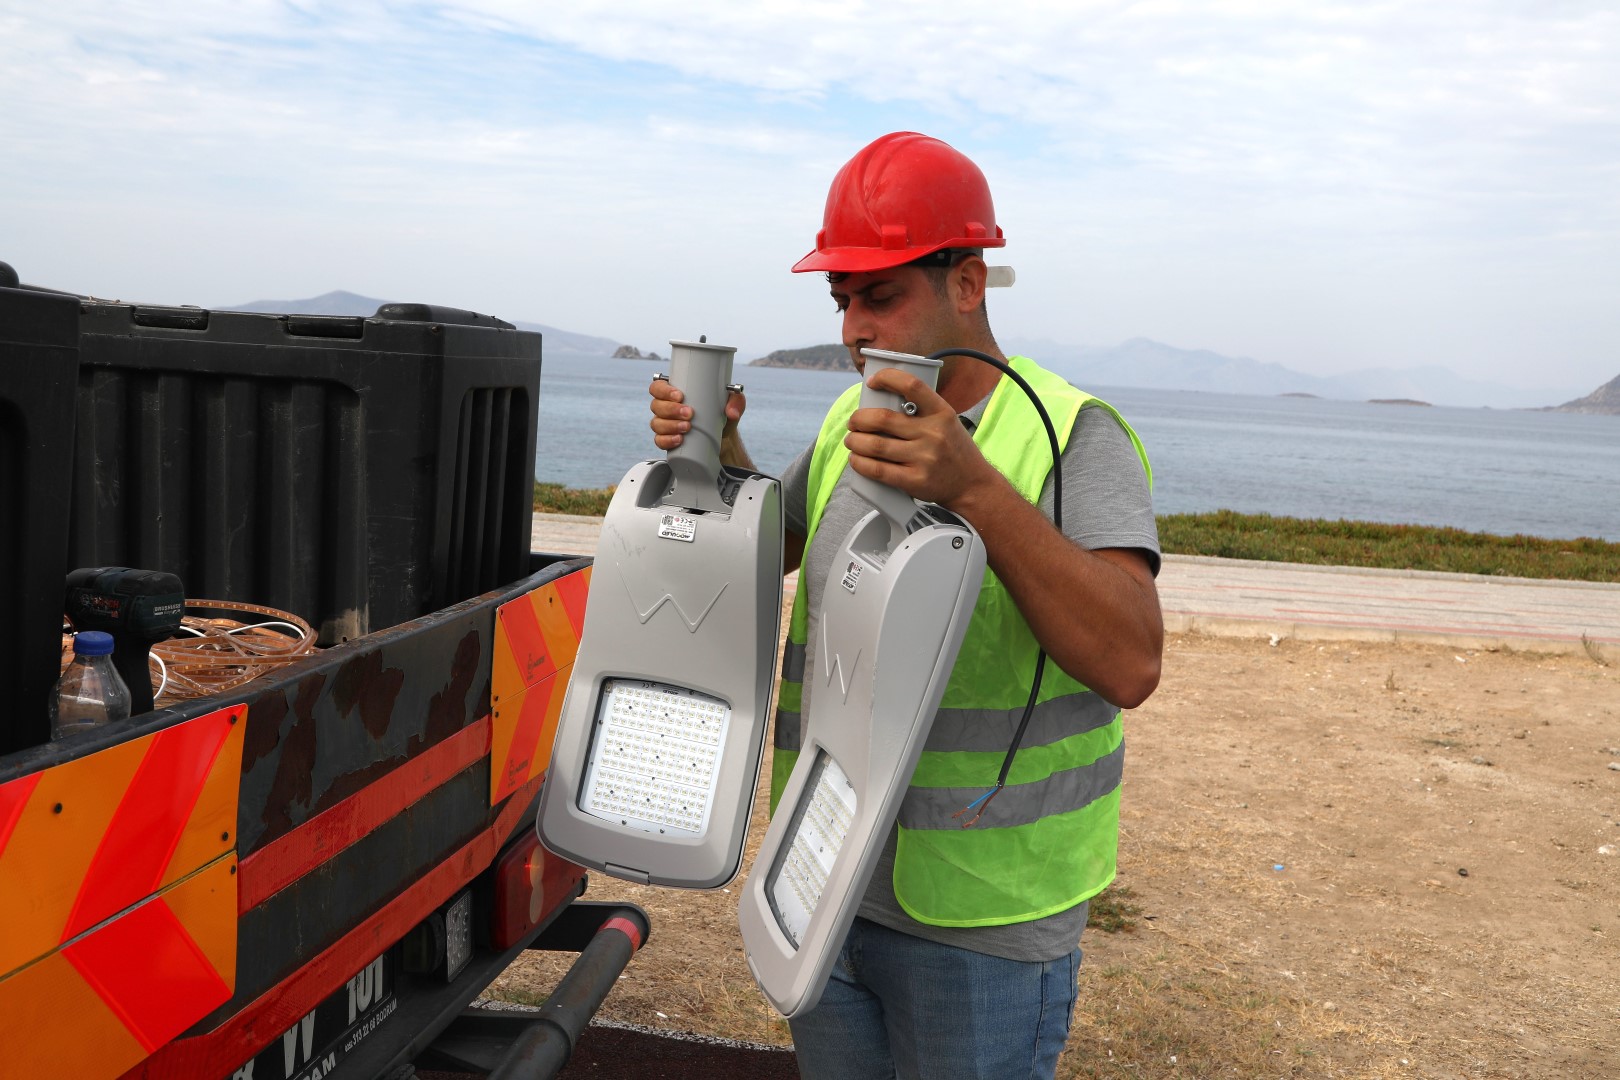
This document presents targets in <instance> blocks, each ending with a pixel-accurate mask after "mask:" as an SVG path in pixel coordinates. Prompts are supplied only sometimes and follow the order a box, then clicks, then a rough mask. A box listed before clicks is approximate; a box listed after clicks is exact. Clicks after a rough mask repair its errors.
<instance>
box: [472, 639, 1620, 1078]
mask: <svg viewBox="0 0 1620 1080" xmlns="http://www.w3.org/2000/svg"><path fill="white" fill-rule="evenodd" d="M1608 659H1609V663H1608V664H1607V665H1605V664H1603V663H1601V662H1600V659H1599V658H1593V657H1587V656H1543V655H1531V654H1521V653H1511V652H1464V651H1459V650H1455V649H1449V648H1445V647H1437V646H1417V645H1383V644H1373V645H1369V644H1360V643H1356V644H1350V643H1344V644H1321V643H1315V642H1309V643H1307V642H1298V641H1290V640H1283V641H1280V642H1278V643H1277V644H1275V645H1272V644H1269V643H1268V641H1267V640H1265V639H1255V640H1249V639H1232V638H1215V637H1203V636H1198V635H1180V636H1173V637H1171V638H1170V640H1169V642H1168V645H1167V650H1166V661H1165V669H1164V679H1163V682H1162V684H1161V686H1160V689H1159V690H1158V692H1157V693H1156V694H1155V695H1154V697H1153V698H1152V699H1151V700H1150V701H1149V702H1148V703H1147V704H1146V705H1144V706H1143V707H1142V708H1141V709H1139V710H1137V711H1136V712H1134V713H1132V714H1130V715H1129V716H1128V717H1127V719H1126V739H1127V747H1128V750H1127V762H1126V778H1125V788H1124V821H1123V835H1122V838H1121V848H1120V871H1121V872H1120V877H1119V880H1118V882H1116V885H1115V886H1114V887H1113V888H1112V889H1111V890H1110V893H1109V894H1105V896H1108V895H1112V896H1113V897H1115V898H1116V899H1117V901H1118V902H1119V903H1120V904H1123V905H1124V906H1125V907H1126V910H1127V912H1131V911H1133V910H1134V914H1133V915H1132V917H1131V921H1132V922H1133V923H1134V929H1132V930H1129V931H1127V932H1120V933H1104V932H1101V931H1099V930H1097V929H1095V928H1093V929H1089V930H1087V932H1086V935H1085V938H1084V940H1083V941H1082V943H1081V944H1082V946H1083V948H1084V949H1085V954H1086V955H1085V963H1084V965H1083V967H1082V971H1081V988H1080V989H1081V1004H1080V1006H1079V1008H1078V1010H1077V1012H1076V1016H1075V1022H1074V1027H1073V1030H1072V1032H1071V1035H1070V1039H1069V1048H1068V1050H1067V1052H1066V1053H1065V1055H1064V1058H1063V1061H1062V1063H1061V1065H1060V1068H1059V1076H1062V1077H1071V1078H1072V1077H1232V1076H1237V1077H1272V1076H1288V1077H1396V1076H1401V1077H1467V1078H1477V1077H1493V1078H1494V1077H1526V1078H1530V1077H1534V1078H1543V1077H1581V1078H1585V1077H1620V1023H1617V1022H1620V951H1617V945H1620V665H1617V664H1616V663H1615V658H1613V657H1612V656H1611V657H1609V658H1608ZM766 772H767V773H768V772H769V769H768V767H767V770H766ZM756 817H758V815H757V814H756ZM762 828H763V823H762V820H760V821H756V829H755V834H754V835H755V837H756V839H757V836H758V833H759V831H760V830H761V829H762ZM738 884H740V880H739V882H738V883H734V884H733V886H732V887H731V888H730V889H727V890H724V891H716V892H712V893H682V892H676V891H672V890H663V889H645V888H638V887H635V886H630V885H625V884H623V883H620V882H617V881H613V880H610V879H606V878H603V877H600V876H598V877H595V878H593V879H592V886H591V891H590V895H592V896H593V897H595V898H607V897H620V898H624V899H629V900H631V901H633V902H635V903H639V904H641V905H642V906H643V907H645V908H646V909H647V910H648V912H649V913H650V915H651V916H652V920H653V933H652V937H651V939H650V941H649V944H648V946H647V948H646V949H645V950H644V951H643V952H642V954H641V955H639V956H638V957H637V958H636V959H635V960H634V961H632V963H631V965H630V968H629V970H628V971H627V972H626V974H625V975H624V977H623V979H622V981H621V982H620V985H619V986H618V987H617V988H616V989H615V991H614V993H613V994H612V995H611V996H610V997H609V999H608V1001H607V1004H606V1005H605V1007H604V1009H603V1016H605V1017H608V1018H611V1019H615V1020H620V1021H625V1022H629V1023H635V1024H643V1025H648V1026H652V1027H659V1028H668V1029H674V1030H681V1031H690V1032H698V1033H703V1034H710V1035H719V1036H725V1037H729V1038H736V1039H747V1040H755V1041H759V1042H768V1043H778V1044H781V1043H786V1042H789V1041H790V1035H789V1033H788V1031H787V1026H786V1024H785V1023H784V1022H782V1021H781V1020H780V1019H779V1018H778V1017H776V1016H775V1014H774V1013H773V1012H772V1011H771V1010H770V1007H769V1006H768V1005H767V1004H765V1002H764V1000H763V998H762V997H761V996H760V995H759V993H758V991H757V990H756V989H755V987H754V984H753V981H752V979H751V977H750V976H749V974H748V970H747V966H746V964H745V963H744V960H743V954H742V948H741V943H740V940H739V937H738V934H737V929H736V892H737V885H738ZM561 964H562V962H561V961H559V960H554V959H549V958H545V957H536V958H535V959H533V960H528V959H526V960H524V961H522V962H520V964H519V965H518V966H516V967H514V968H513V969H512V970H511V971H509V972H508V973H507V974H506V975H505V976H503V978H502V980H501V981H500V982H499V983H497V985H496V988H495V996H504V997H510V998H513V999H516V1000H531V1001H533V1000H538V998H540V997H542V996H543V995H544V993H545V991H546V989H547V988H548V987H549V986H550V985H552V983H553V982H554V981H555V979H556V978H557V975H558V974H559V972H560V970H561Z"/></svg>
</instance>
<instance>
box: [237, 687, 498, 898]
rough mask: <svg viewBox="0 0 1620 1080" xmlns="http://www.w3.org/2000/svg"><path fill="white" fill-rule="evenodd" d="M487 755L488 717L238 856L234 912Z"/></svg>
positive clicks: (287, 882) (267, 894) (292, 879)
mask: <svg viewBox="0 0 1620 1080" xmlns="http://www.w3.org/2000/svg"><path fill="white" fill-rule="evenodd" d="M488 753H489V717H487V716H486V717H484V718H483V719H481V720H479V721H478V722H476V723H473V724H469V725H467V726H466V727H464V728H462V729H461V730H460V731H458V732H456V733H455V734H454V735H452V736H450V737H449V738H447V739H443V740H440V741H439V742H437V743H434V744H433V745H432V746H431V747H429V748H428V749H426V750H424V751H422V752H421V753H420V754H418V755H416V756H415V757H413V758H411V759H410V760H409V761H407V762H405V763H404V764H403V765H401V766H399V768H397V769H394V770H393V771H392V772H389V773H387V774H385V775H384V776H382V777H380V778H379V779H377V780H374V781H372V782H371V783H369V784H367V785H366V786H365V787H363V788H361V789H360V790H359V791H357V792H355V793H354V794H353V795H350V796H349V797H348V798H347V799H344V800H343V801H342V802H340V803H338V804H337V805H335V806H332V807H329V808H327V809H326V810H323V811H321V812H320V813H319V814H316V815H315V816H314V817H312V818H310V819H309V820H308V821H306V822H304V823H303V824H302V825H300V826H298V827H297V828H296V829H294V830H293V831H292V832H290V833H286V834H284V835H282V836H278V837H277V838H276V839H275V840H272V841H271V842H270V843H268V844H266V845H265V846H264V847H262V848H260V849H259V850H258V851H255V852H254V853H253V854H251V855H249V856H247V857H246V858H244V859H243V860H242V864H241V879H242V881H241V884H240V885H239V886H238V893H237V911H238V912H246V911H248V910H249V909H251V908H254V907H257V906H258V905H259V904H261V903H263V902H264V900H265V899H266V898H268V897H270V896H273V895H275V894H276V893H278V892H280V891H281V890H282V889H284V888H286V887H287V886H288V885H291V884H292V883H293V882H295V881H297V880H298V879H299V878H301V877H303V876H304V875H305V874H307V873H309V872H310V871H312V870H314V869H316V868H318V867H320V866H322V865H324V864H325V863H327V862H328V861H330V860H331V858H332V857H333V856H334V855H336V854H337V853H338V852H340V851H342V850H343V849H344V848H346V847H348V846H349V845H350V844H353V843H354V842H355V841H356V840H359V839H360V838H361V837H363V836H365V835H366V834H367V833H369V832H371V831H372V830H373V829H375V828H376V827H377V826H379V825H381V824H382V823H383V822H385V821H387V820H389V819H390V818H392V817H394V816H395V815H397V814H399V813H400V812H401V811H403V810H404V809H405V808H406V807H408V806H410V805H411V804H413V803H415V802H416V801H417V800H418V799H420V798H422V796H424V795H426V794H427V793H428V792H430V791H432V790H433V789H434V788H436V787H439V786H440V785H441V784H443V783H444V782H445V781H447V780H449V779H450V778H451V777H452V776H455V775H456V774H457V773H459V772H461V771H462V770H463V769H465V768H467V767H468V766H470V765H472V764H474V763H475V762H477V761H479V760H481V759H482V758H483V757H484V756H485V755H487V754H488Z"/></svg>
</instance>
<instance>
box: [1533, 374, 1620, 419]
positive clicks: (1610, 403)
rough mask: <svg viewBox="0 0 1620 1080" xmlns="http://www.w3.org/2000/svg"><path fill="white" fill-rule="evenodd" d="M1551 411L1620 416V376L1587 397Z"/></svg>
mask: <svg viewBox="0 0 1620 1080" xmlns="http://www.w3.org/2000/svg"><path fill="white" fill-rule="evenodd" d="M1549 411H1551V412H1572V413H1588V414H1590V415H1593V416H1620V375H1616V376H1615V377H1614V378H1612V379H1610V380H1609V381H1608V382H1606V383H1604V384H1603V385H1602V386H1600V387H1598V388H1597V389H1596V390H1594V391H1592V392H1591V393H1590V394H1587V395H1586V396H1585V397H1582V398H1576V399H1575V400H1574V401H1566V402H1564V403H1563V404H1562V405H1554V406H1553V407H1552V408H1551V410H1549Z"/></svg>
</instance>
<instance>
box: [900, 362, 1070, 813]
mask: <svg viewBox="0 0 1620 1080" xmlns="http://www.w3.org/2000/svg"><path fill="white" fill-rule="evenodd" d="M947 356H970V357H972V358H973V359H975V360H982V361H984V362H985V363H986V364H989V365H990V366H991V367H994V368H997V369H998V370H1000V372H1001V373H1002V374H1003V375H1005V376H1007V377H1008V378H1009V379H1011V380H1012V381H1013V382H1015V383H1017V384H1018V388H1019V389H1020V390H1022V391H1023V392H1024V396H1025V397H1027V398H1029V403H1030V404H1031V405H1033V406H1035V411H1036V413H1038V414H1039V415H1040V418H1041V423H1042V425H1044V426H1045V428H1046V441H1047V444H1048V445H1049V446H1050V447H1051V448H1052V524H1053V525H1055V526H1057V530H1058V532H1062V531H1063V467H1062V461H1061V459H1062V457H1063V451H1062V450H1061V449H1060V448H1059V447H1058V438H1057V430H1056V429H1055V428H1054V427H1053V426H1052V418H1051V417H1050V416H1048V415H1047V412H1046V406H1044V405H1042V404H1041V399H1040V398H1039V397H1038V396H1036V394H1035V390H1034V389H1033V388H1032V387H1031V386H1030V385H1029V383H1027V382H1025V381H1024V377H1023V376H1022V375H1020V374H1018V372H1016V371H1014V370H1013V369H1012V366H1011V365H1009V364H1008V363H1007V362H1006V361H1004V360H997V359H996V358H995V357H993V356H991V355H989V354H988V353H982V352H979V351H978V350H976V349H941V350H939V351H938V352H935V353H929V354H928V359H930V360H943V359H944V358H945V357H947ZM1045 672H1046V650H1045V649H1041V648H1037V650H1036V652H1035V677H1034V679H1033V680H1032V682H1031V683H1030V687H1029V700H1028V701H1026V702H1025V703H1024V714H1023V716H1021V717H1019V720H1018V728H1017V730H1015V731H1014V732H1013V737H1012V743H1011V744H1009V745H1008V747H1007V756H1006V757H1004V758H1002V760H1001V773H1000V774H999V775H998V776H997V777H996V786H995V787H993V788H991V789H990V790H989V791H987V792H985V793H984V794H983V795H980V796H979V797H978V798H977V799H974V800H973V801H972V802H970V803H968V804H967V805H966V806H964V807H962V809H960V810H958V811H957V812H956V813H955V814H954V815H952V816H953V817H961V816H962V815H963V814H965V813H967V812H968V811H969V810H972V809H974V808H975V807H977V808H978V813H976V814H974V815H973V816H972V817H971V818H969V819H968V820H967V821H964V822H963V823H962V828H964V829H968V828H972V827H973V825H974V824H975V823H976V822H977V821H978V820H979V818H980V816H982V815H983V814H984V811H985V808H986V807H987V806H989V805H990V800H991V799H993V798H995V797H996V793H997V792H999V791H1000V790H1001V789H1002V788H1004V787H1006V786H1007V776H1008V774H1009V773H1010V772H1011V771H1012V763H1013V758H1014V757H1016V756H1017V754H1018V748H1019V746H1021V745H1022V744H1023V741H1024V733H1025V732H1026V731H1028V730H1029V718H1030V717H1031V716H1033V715H1034V714H1035V700H1036V698H1037V697H1039V696H1040V692H1041V676H1042V675H1043V674H1045Z"/></svg>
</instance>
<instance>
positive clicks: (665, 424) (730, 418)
mask: <svg viewBox="0 0 1620 1080" xmlns="http://www.w3.org/2000/svg"><path fill="white" fill-rule="evenodd" d="M647 393H648V394H650V395H652V414H653V418H652V423H651V424H650V425H649V426H651V428H652V430H653V445H654V446H656V447H658V449H660V450H673V449H675V448H676V447H677V446H679V445H681V439H682V437H683V436H684V435H685V434H686V433H687V432H688V431H691V430H692V407H691V406H690V405H687V404H686V397H685V395H683V394H682V393H681V392H680V391H679V390H677V389H675V387H673V386H671V385H670V384H669V381H668V380H667V379H654V380H653V381H652V385H651V386H649V387H647ZM746 408H748V399H747V397H745V396H744V395H742V394H730V395H728V396H727V398H726V423H725V427H724V428H723V430H722V431H721V433H720V446H721V455H720V456H721V458H722V459H723V458H725V457H726V449H727V446H728V444H730V445H731V446H737V447H739V448H740V446H741V444H740V441H739V440H738V437H737V421H739V420H741V419H742V414H743V410H745V409H746ZM725 464H727V465H737V464H744V462H733V461H727V462H725Z"/></svg>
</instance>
